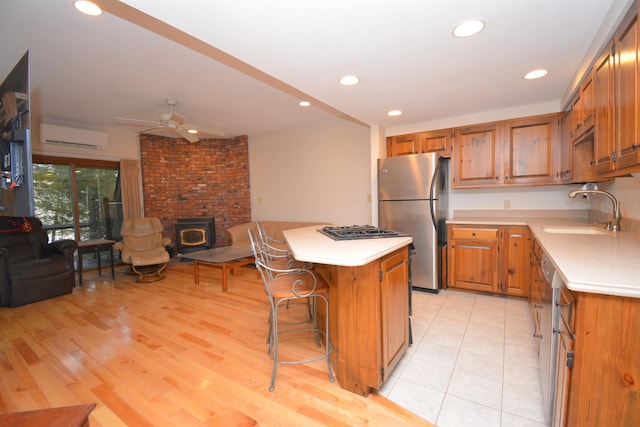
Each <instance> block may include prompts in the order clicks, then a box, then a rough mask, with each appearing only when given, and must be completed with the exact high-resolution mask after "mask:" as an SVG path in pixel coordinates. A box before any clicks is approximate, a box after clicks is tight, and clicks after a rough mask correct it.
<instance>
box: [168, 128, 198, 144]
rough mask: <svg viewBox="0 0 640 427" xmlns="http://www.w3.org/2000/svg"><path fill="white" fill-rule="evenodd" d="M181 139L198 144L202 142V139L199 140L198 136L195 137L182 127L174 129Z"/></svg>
mask: <svg viewBox="0 0 640 427" xmlns="http://www.w3.org/2000/svg"><path fill="white" fill-rule="evenodd" d="M174 130H175V131H176V132H177V133H178V134H179V135H180V136H181V137H183V138H184V139H186V140H187V141H189V142H198V141H200V138H198V137H197V136H195V135H194V134H192V133H189V132H188V131H187V130H186V129H185V128H183V127H182V126H178V127H176V128H175V129H174Z"/></svg>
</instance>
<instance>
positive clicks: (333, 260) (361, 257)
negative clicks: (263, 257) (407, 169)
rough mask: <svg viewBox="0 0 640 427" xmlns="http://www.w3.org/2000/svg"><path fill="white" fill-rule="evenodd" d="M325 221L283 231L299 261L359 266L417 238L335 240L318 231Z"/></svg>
mask: <svg viewBox="0 0 640 427" xmlns="http://www.w3.org/2000/svg"><path fill="white" fill-rule="evenodd" d="M322 227H323V226H322V225H314V226H311V227H303V228H295V229H292V230H286V231H283V234H284V237H285V239H286V240H287V243H289V247H290V248H291V252H292V253H293V256H294V257H295V258H296V259H297V260H298V261H305V262H313V263H319V264H330V265H340V266H347V267H357V266H361V265H365V264H368V263H370V262H372V261H375V260H377V259H379V258H381V257H383V256H384V255H387V254H390V253H391V252H393V251H395V250H396V249H400V248H402V247H405V246H407V245H408V244H409V243H411V242H413V239H412V238H411V237H384V238H377V239H362V240H333V239H332V238H330V237H327V236H325V235H324V234H322V233H320V232H319V231H317V230H318V229H320V228H322Z"/></svg>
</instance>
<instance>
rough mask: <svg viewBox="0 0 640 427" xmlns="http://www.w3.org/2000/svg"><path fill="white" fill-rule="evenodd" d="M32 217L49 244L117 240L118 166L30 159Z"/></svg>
mask: <svg viewBox="0 0 640 427" xmlns="http://www.w3.org/2000/svg"><path fill="white" fill-rule="evenodd" d="M33 193H34V206H35V215H36V216H37V217H38V218H40V219H41V220H42V223H43V224H44V226H45V229H46V230H47V232H48V234H49V240H50V241H53V240H60V239H65V238H70V239H75V240H90V239H112V240H120V234H119V233H120V226H121V224H122V198H121V195H120V164H119V162H109V161H97V160H87V159H70V158H61V157H49V156H37V155H34V156H33Z"/></svg>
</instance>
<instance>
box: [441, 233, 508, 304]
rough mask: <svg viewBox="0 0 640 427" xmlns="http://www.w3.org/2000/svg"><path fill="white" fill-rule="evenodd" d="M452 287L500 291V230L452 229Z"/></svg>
mask: <svg viewBox="0 0 640 427" xmlns="http://www.w3.org/2000/svg"><path fill="white" fill-rule="evenodd" d="M449 233H450V234H449V236H450V238H449V241H450V243H449V245H450V246H449V257H448V258H449V278H448V279H449V287H451V288H460V289H470V290H474V291H483V292H492V293H495V292H497V290H498V265H499V262H498V243H499V239H498V233H499V229H498V228H469V227H450V228H449Z"/></svg>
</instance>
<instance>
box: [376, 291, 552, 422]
mask: <svg viewBox="0 0 640 427" xmlns="http://www.w3.org/2000/svg"><path fill="white" fill-rule="evenodd" d="M532 322H533V321H532V319H531V312H530V311H529V305H528V303H527V302H526V301H524V300H518V299H507V298H500V297H493V296H485V295H476V294H471V293H464V292H456V291H450V290H442V291H440V293H438V294H431V293H426V292H419V291H414V292H413V316H412V321H411V324H412V328H413V346H411V347H409V350H408V352H407V353H406V354H405V356H404V357H403V359H402V360H401V362H400V364H399V365H398V366H397V367H396V369H395V371H394V372H393V374H392V376H391V377H390V378H389V380H388V381H387V382H386V383H385V385H384V386H383V387H382V389H381V390H380V394H382V395H384V396H386V397H387V398H389V399H390V400H392V401H394V402H396V403H398V404H400V405H402V406H403V407H405V408H407V409H409V410H411V411H413V412H414V413H416V414H418V415H420V416H422V417H423V418H425V419H427V420H429V421H431V422H432V423H434V424H436V425H437V426H438V427H463V426H464V427H468V426H473V427H543V426H547V425H548V424H546V423H545V420H544V415H543V405H542V393H541V390H540V377H539V372H538V368H537V356H536V349H535V342H534V339H533V337H532V332H533V329H532Z"/></svg>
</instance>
